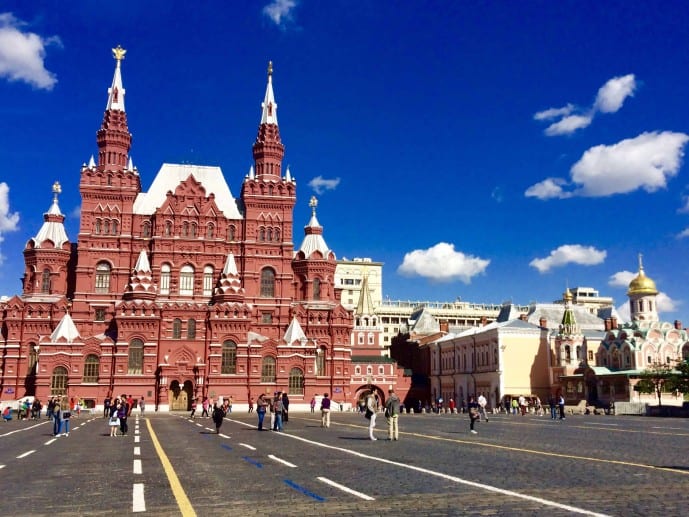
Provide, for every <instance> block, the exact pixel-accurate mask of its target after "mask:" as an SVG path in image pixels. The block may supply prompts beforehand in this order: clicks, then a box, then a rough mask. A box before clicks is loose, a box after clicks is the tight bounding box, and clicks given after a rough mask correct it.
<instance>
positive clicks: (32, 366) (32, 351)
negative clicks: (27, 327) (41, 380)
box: [29, 343, 38, 375]
mask: <svg viewBox="0 0 689 517" xmlns="http://www.w3.org/2000/svg"><path fill="white" fill-rule="evenodd" d="M36 348H37V345H36V343H29V375H36V366H37V365H38V352H37V351H36Z"/></svg>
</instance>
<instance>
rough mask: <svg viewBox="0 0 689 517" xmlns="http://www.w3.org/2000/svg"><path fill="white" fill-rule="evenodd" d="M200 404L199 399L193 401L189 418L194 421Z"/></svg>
mask: <svg viewBox="0 0 689 517" xmlns="http://www.w3.org/2000/svg"><path fill="white" fill-rule="evenodd" d="M198 404H199V399H194V400H192V401H191V413H190V414H189V418H191V419H192V420H193V419H194V415H195V414H196V406H198Z"/></svg>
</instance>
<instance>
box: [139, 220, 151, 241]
mask: <svg viewBox="0 0 689 517" xmlns="http://www.w3.org/2000/svg"><path fill="white" fill-rule="evenodd" d="M141 236H142V237H144V238H148V237H150V236H151V223H150V222H148V221H144V224H143V226H142V228H141Z"/></svg>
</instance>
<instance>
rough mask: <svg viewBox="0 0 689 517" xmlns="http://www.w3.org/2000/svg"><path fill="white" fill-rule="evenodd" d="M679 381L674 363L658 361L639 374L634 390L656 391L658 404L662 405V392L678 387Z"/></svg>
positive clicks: (640, 391) (643, 391) (641, 391)
mask: <svg viewBox="0 0 689 517" xmlns="http://www.w3.org/2000/svg"><path fill="white" fill-rule="evenodd" d="M687 371H688V372H689V370H687ZM678 382H679V376H678V370H676V369H675V368H674V367H673V365H672V364H669V363H661V362H656V363H653V364H651V366H649V367H648V368H647V369H646V370H644V371H643V372H641V373H640V374H639V381H638V382H637V383H636V385H635V386H634V391H638V392H639V393H655V395H656V397H658V406H662V401H661V396H662V393H663V392H664V391H665V392H668V391H672V390H675V389H677V385H678Z"/></svg>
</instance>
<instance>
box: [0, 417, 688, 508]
mask: <svg viewBox="0 0 689 517" xmlns="http://www.w3.org/2000/svg"><path fill="white" fill-rule="evenodd" d="M367 424H368V422H367V421H366V420H365V419H364V418H363V417H362V416H360V415H359V414H355V413H333V414H332V424H331V427H330V429H323V428H321V427H320V419H319V418H318V415H317V414H311V413H303V414H298V413H297V414H294V415H291V416H290V419H289V422H287V423H286V424H285V432H284V433H275V432H267V431H266V432H258V431H257V430H256V428H255V427H256V422H255V415H247V414H246V413H243V414H236V413H235V414H230V415H228V417H227V419H226V420H225V422H224V423H223V426H222V428H221V433H220V434H219V435H217V434H215V427H214V425H213V423H212V421H211V420H210V419H196V420H194V421H190V420H189V419H188V418H186V415H181V414H152V415H147V417H146V418H137V417H136V415H135V416H133V417H132V418H131V419H130V431H129V433H128V435H127V436H118V437H110V436H109V430H108V428H107V427H106V423H105V421H104V420H103V419H102V418H98V417H90V416H86V415H82V417H81V418H78V419H73V420H72V430H71V432H70V435H69V436H66V437H59V438H54V437H53V436H52V426H51V425H50V424H49V423H48V422H47V421H45V420H43V421H38V422H36V421H22V422H16V421H13V422H10V423H7V424H2V425H0V483H1V484H0V486H1V487H2V494H3V513H4V514H12V513H14V514H17V515H53V516H54V515H111V514H114V513H120V514H122V513H124V514H129V513H147V514H151V515H193V514H194V513H195V514H196V515H259V514H260V515H266V514H269V515H300V516H310V515H360V514H363V513H366V514H370V515H409V514H416V515H424V516H425V515H549V516H551V515H574V514H584V515H624V516H628V515H644V516H647V515H664V516H667V515H683V514H685V513H686V511H685V509H686V507H687V503H689V458H688V457H687V455H686V443H687V439H688V438H689V422H688V421H685V420H682V419H658V418H646V417H621V416H618V417H614V416H578V415H575V416H571V417H568V418H567V419H566V420H564V421H559V420H556V421H553V420H550V418H547V417H536V416H532V415H527V416H524V417H521V416H509V415H496V416H493V417H491V418H490V421H489V422H487V423H483V422H482V423H480V424H477V430H478V434H476V435H472V434H470V433H469V423H468V417H466V415H428V414H424V415H402V416H401V417H400V440H399V441H388V440H387V431H386V427H387V424H386V421H385V418H383V416H382V415H379V416H378V427H377V431H376V436H377V437H378V440H377V441H371V440H369V439H368V430H367Z"/></svg>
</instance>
